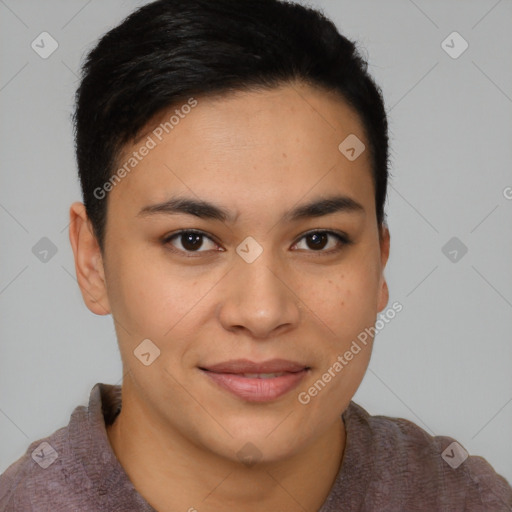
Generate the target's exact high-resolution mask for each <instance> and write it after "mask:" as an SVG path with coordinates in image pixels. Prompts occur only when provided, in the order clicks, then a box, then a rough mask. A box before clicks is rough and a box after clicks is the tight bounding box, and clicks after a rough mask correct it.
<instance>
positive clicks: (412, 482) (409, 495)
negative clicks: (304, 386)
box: [344, 402, 512, 511]
mask: <svg viewBox="0 0 512 512" xmlns="http://www.w3.org/2000/svg"><path fill="white" fill-rule="evenodd" d="M344 418H345V421H346V422H347V421H348V422H349V424H350V428H352V429H354V428H355V429H359V430H360V431H361V432H363V433H364V434H363V436H362V437H358V436H355V440H356V442H357V440H359V441H360V443H366V445H367V446H370V447H371V448H370V449H371V457H372V459H373V465H372V468H373V470H372V472H373V478H372V481H371V482H370V483H369V485H370V488H371V487H374V490H375V491H376V492H378V493H380V495H382V494H383V493H384V494H386V493H387V492H389V493H390V498H391V494H394V495H395V496H396V495H397V493H398V494H399V495H400V496H401V500H402V503H403V505H402V506H404V507H405V508H404V509H407V510H410V509H411V508H407V507H414V506H415V505H414V504H417V503H418V499H419V497H420V496H421V497H422V498H421V499H423V500H424V501H425V503H429V504H432V506H435V507H436V508H435V510H461V511H464V510H468V511H477V510H478V511H479V510H482V511H484V510H486V511H487V510H493V511H510V510H512V487H510V485H509V484H508V482H507V481H506V480H505V479H504V478H503V477H502V476H500V475H499V474H497V473H496V472H495V471H494V469H493V468H492V466H491V465H490V464H489V463H488V462H487V461H486V460H485V459H484V458H482V457H479V456H474V455H469V454H468V452H467V450H466V449H465V448H464V446H462V445H461V444H460V443H458V442H457V441H456V440H455V439H453V438H451V437H448V436H432V435H430V434H429V433H427V432H426V431H425V430H423V429H422V428H421V427H419V426H418V425H416V424H414V423H412V422H411V421H409V420H406V419H403V418H392V417H388V416H372V415H370V414H369V413H368V412H367V411H366V410H364V409H363V408H362V407H361V406H359V405H357V404H355V403H354V402H351V403H350V405H349V408H348V409H347V411H346V412H345V413H344ZM349 432H350V431H349V429H348V428H347V443H348V442H349V439H348V436H349V435H350V434H349ZM362 448H363V447H360V449H362Z"/></svg>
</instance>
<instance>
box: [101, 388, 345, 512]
mask: <svg viewBox="0 0 512 512" xmlns="http://www.w3.org/2000/svg"><path fill="white" fill-rule="evenodd" d="M126 391H128V390H125V388H124V386H123V406H122V409H121V412H120V413H119V415H118V417H117V418H116V421H115V422H114V424H113V425H110V426H108V427H107V435H108V438H109V441H110V444H111V446H112V449H113V450H114V453H115V454H116V457H117V458H118V460H119V462H120V463H121V465H122V466H123V468H124V470H125V472H126V473H127V475H128V477H129V478H130V480H131V482H132V483H133V485H134V486H135V488H136V489H137V491H138V492H139V494H141V495H142V496H143V497H144V499H145V500H146V501H147V502H148V503H149V504H150V505H151V506H152V507H153V508H155V509H156V510H158V511H159V512H175V511H190V512H194V511H197V512H208V511H216V512H219V511H220V512H224V511H226V512H227V511H231V510H237V509H238V510H244V512H263V511H268V510H286V511H287V512H305V511H307V512H317V511H318V510H319V508H320V507H321V506H322V504H323V503H324V501H325V499H326V498H327V496H328V494H329V491H330V490H331V487H332V485H333V484H334V481H335V479H336V476H337V474H338V471H339V469H340V466H341V461H342V457H343V453H344V447H345V426H344V424H343V421H342V419H341V417H340V419H339V422H336V423H335V424H333V425H332V426H331V427H330V428H329V429H328V430H327V431H326V432H325V433H324V434H323V435H322V436H320V437H319V438H317V439H315V440H314V441H313V442H312V443H310V444H309V445H308V446H307V447H305V448H304V449H303V450H302V451H300V452H298V453H296V454H294V455H292V456H290V457H289V458H287V459H286V460H279V461H272V462H265V463H258V464H255V465H253V466H246V465H244V464H242V463H240V462H238V461H233V460H229V459H226V458H224V457H220V456H219V455H217V454H216V453H213V452H212V451H209V450H206V449H205V448H204V447H203V446H198V445H196V444H193V443H192V442H191V441H190V440H189V439H187V438H185V437H183V436H182V435H181V434H180V433H179V432H177V431H176V430H174V429H173V428H172V427H171V426H169V425H162V423H159V421H158V420H157V419H156V418H152V417H149V411H148V409H147V408H145V407H144V405H143V404H141V403H140V402H139V401H137V399H136V398H135V396H134V395H133V394H128V393H126Z"/></svg>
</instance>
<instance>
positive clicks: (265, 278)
mask: <svg viewBox="0 0 512 512" xmlns="http://www.w3.org/2000/svg"><path fill="white" fill-rule="evenodd" d="M366 67H367V66H366V63H365V61H364V60H363V59H362V58H361V57H360V55H359V54H358V52H357V50H356V48H355V45H354V43H352V42H351V41H349V40H347V39H346V38H345V37H343V36H342V35H340V34H339V33H338V31H337V30H336V28H335V26H334V25H333V24H332V23H331V22H330V21H329V20H327V19H326V18H325V17H324V16H323V15H322V14H320V13H319V12H317V11H315V10H312V9H309V8H306V7H303V6H301V5H298V4H293V3H285V2H281V1H278V0H216V1H215V2H211V1H210V0H160V1H157V2H154V3H151V4H148V5H146V6H144V7H142V8H140V9H139V10H138V11H136V12H135V13H133V14H132V15H131V16H129V17H128V18H127V19H126V20H125V21H124V22H123V23H122V24H121V25H119V26H118V27H116V28H114V29H113V30H111V31H110V32H109V33H107V34H106V35H105V36H104V37H103V38H102V39H101V40H100V41H99V43H98V44H97V46H96V47H95V48H94V49H93V50H92V51H91V52H90V53H89V55H88V58H87V61H86V62H85V65H84V67H83V76H82V81H81V84H80V87H79V89H78V92H77V108H76V113H75V126H76V153H77V161H78V169H79V174H80V180H81V186H82V193H83V199H84V204H83V205H82V204H81V203H75V204H74V205H73V206H72V208H71V220H72V223H71V227H70V238H71V243H72V246H73V250H74V254H75V262H76V269H77V276H78V281H79V285H80V287H81V290H82V294H83V297H84V301H85V303H86V304H87V306H88V307H89V309H90V310H91V311H93V312H94V313H97V314H109V313H111V314H112V316H113V319H114V322H115V327H116V332H117V336H118V342H119V347H120V352H121V357H122V360H123V368H124V372H125V377H124V382H123V385H124V386H125V387H126V389H127V390H129V395H130V396H131V398H132V399H134V400H139V401H140V403H143V404H144V410H145V412H146V414H147V415H148V416H151V418H152V419H153V420H154V421H156V422H157V423H158V425H160V426H161V428H162V429H167V431H168V432H172V433H174V434H176V435H177V436H180V437H181V438H182V439H186V440H187V441H190V442H191V443H192V444H194V445H195V446H199V447H202V448H203V449H205V450H209V451H211V452H212V453H215V454H218V455H221V456H223V457H226V458H232V459H233V460H236V458H237V452H239V450H240V449H241V447H243V446H244V445H245V444H246V443H247V442H250V443H252V444H253V445H255V446H257V447H258V449H259V450H260V452H261V454H262V456H263V457H264V458H266V459H267V460H273V459H279V458H284V457H287V456H291V455H293V454H294V453H297V452H299V451H300V450H301V449H302V448H304V447H305V446H307V445H309V444H311V443H313V442H314V441H315V440H316V439H318V438H320V437H321V436H322V434H323V433H325V432H326V431H327V430H328V429H329V428H331V427H332V426H333V425H334V424H335V423H336V422H337V421H339V417H340V415H341V412H342V411H343V410H344V409H345V408H346V406H347V405H348V403H349V401H350V399H351V398H352V396H353V395H354V393H355V391H356V390H357V388H358V386H359V384H360V382H361V380H362V378H363V376H364V373H365V371H366V368H367V365H368V362H369V358H370V354H371V348H372V343H373V340H372V339H369V340H367V342H366V343H365V344H361V343H360V345H361V346H360V347H359V348H360V350H359V351H358V352H357V353H356V354H355V355H354V356H353V358H351V360H350V361H347V364H345V363H344V364H343V368H342V369H341V370H337V369H333V366H335V363H336V361H338V363H339V356H343V354H345V353H346V352H347V351H348V350H350V347H351V346H353V342H354V340H357V337H358V335H359V334H360V333H361V332H363V331H364V330H365V329H367V328H368V327H370V326H373V325H374V323H375V320H376V315H377V313H378V312H379V311H382V310H383V309H384V308H385V306H386V304H387V302H388V290H387V284H386V281H385V278H384V273H383V272H384V267H385V265H386V262H387V258H388V254H389V232H388V229H387V226H386V222H385V212H384V203H385V198H386V184H387V178H388V170H387V168H388V138H387V121H386V114H385V109H384V105H383V101H382V97H381V94H380V91H379V89H378V87H377V86H376V85H375V83H374V82H373V80H372V79H371V77H370V76H369V75H368V73H367V69H366ZM143 340H151V342H147V341H146V342H144V343H145V344H144V345H142V347H143V348H142V349H139V348H138V347H140V346H141V345H140V344H141V342H143ZM141 351H142V352H143V353H144V354H148V353H149V356H144V358H141V357H140V355H141ZM354 352H355V351H354ZM137 355H138V356H139V357H137ZM142 359H145V361H144V362H143V361H142ZM239 359H243V360H250V361H253V362H257V363H262V362H263V363H264V362H268V361H269V360H274V359H280V360H287V361H289V362H293V363H294V364H296V365H298V366H299V367H301V368H303V372H302V374H301V378H300V379H297V385H296V386H295V387H294V388H293V389H292V390H291V391H289V392H286V393H284V394H281V395H279V396H277V395H276V396H275V397H273V398H272V397H271V399H267V400H254V399H253V398H254V396H253V397H252V398H251V397H248V396H240V394H234V393H232V392H230V391H227V390H226V389H225V388H223V387H222V385H219V383H218V381H217V380H215V379H212V378H211V373H215V371H212V369H214V367H216V365H218V364H220V363H225V362H227V361H232V360H239ZM146 363H149V364H146ZM339 364H341V363H339ZM337 368H339V367H337ZM329 370H330V374H331V377H332V378H331V379H329V382H325V386H323V387H322V389H321V390H319V387H318V386H317V392H316V393H314V392H313V393H309V394H308V396H309V397H310V399H308V400H306V399H304V396H305V395H304V394H303V393H304V392H307V390H308V389H310V388H311V387H312V386H314V384H315V382H318V380H319V379H322V376H323V375H324V374H325V372H329ZM209 373H210V375H209ZM255 373H256V372H255ZM324 381H325V379H324ZM301 393H302V395H301ZM242 395H243V393H242ZM312 395H314V396H312ZM127 396H128V395H127ZM300 396H302V397H303V399H302V400H301V399H300ZM123 397H124V395H123ZM123 399H124V398H123ZM305 402H307V403H305ZM287 415H289V416H288V417H287V420H286V421H284V422H283V418H285V417H286V416H287ZM278 425H279V426H278ZM291 432H293V436H290V433H291ZM270 433H271V434H270ZM291 437H293V441H291Z"/></svg>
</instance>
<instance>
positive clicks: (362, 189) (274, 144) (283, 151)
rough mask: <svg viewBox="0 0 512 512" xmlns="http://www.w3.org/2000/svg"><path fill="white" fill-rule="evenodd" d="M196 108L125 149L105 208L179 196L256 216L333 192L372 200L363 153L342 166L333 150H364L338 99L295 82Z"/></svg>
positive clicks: (154, 125)
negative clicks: (250, 208)
mask: <svg viewBox="0 0 512 512" xmlns="http://www.w3.org/2000/svg"><path fill="white" fill-rule="evenodd" d="M195 101H196V102H197V103H196V104H195V106H194V107H193V108H184V107H183V106H184V105H186V104H187V102H183V104H182V105H176V106H174V107H172V108H171V109H168V110H166V111H165V112H162V113H161V114H160V115H159V116H158V117H157V118H155V119H153V120H152V121H151V123H148V125H147V126H146V127H145V129H144V130H142V132H141V133H142V135H141V136H140V137H139V139H138V141H137V142H136V143H135V144H133V145H129V146H126V147H125V149H124V152H123V154H122V155H121V158H120V159H119V161H118V167H119V168H120V167H122V166H123V165H124V166H125V167H126V163H127V162H128V161H129V160H134V159H136V162H134V161H132V163H134V164H135V165H134V166H133V168H131V169H130V172H129V173H126V177H125V178H123V179H122V181H121V182H120V183H119V184H118V185H116V186H115V187H114V189H113V190H112V192H111V193H110V194H111V196H112V199H114V202H116V198H117V199H119V200H122V199H126V198H130V201H129V203H130V205H131V206H132V207H136V206H144V205H142V203H143V202H144V203H147V202H161V201H164V200H166V199H168V197H169V195H170V194H171V193H175V192H179V193H186V195H191V194H192V195H195V196H196V197H197V198H201V199H205V200H211V199H215V200H216V201H217V202H219V201H220V202H225V203H226V204H233V203H237V204H238V203H245V204H247V205H249V204H253V205H258V206H259V208H260V209H262V210H265V209H266V208H268V206H269V205H272V206H275V205H278V204H280V203H283V201H288V202H292V203H293V202H296V201H298V200H299V199H300V198H301V197H304V196H306V195H307V194H308V193H315V192H316V193H318V192H320V193H325V192H327V191H328V192H330V191H331V189H332V188H333V187H336V188H337V189H338V190H339V191H341V192H343V193H347V194H351V193H352V194H355V195H359V196H360V197H361V196H364V195H365V194H366V195H368V187H370V199H373V191H372V180H371V172H370V170H371V162H370V156H369V151H366V150H365V151H363V152H362V153H361V154H360V156H359V157H358V158H357V159H355V160H353V161H350V160H349V159H348V158H347V157H346V156H345V155H344V154H343V153H342V152H341V151H340V148H339V146H340V144H341V143H342V142H343V141H344V140H346V139H347V137H353V136H356V137H357V139H358V140H360V141H361V144H364V145H365V146H366V147H368V144H367V142H366V140H365V136H364V130H363V125H362V123H361V121H360V119H359V116H358V115H357V113H356V112H354V111H353V109H352V108H350V107H349V106H348V105H347V104H346V103H345V102H344V101H343V100H342V99H341V98H340V97H339V96H337V95H334V94H331V93H327V92H324V91H322V90H318V89H313V88H311V87H308V86H305V85H298V84H294V85H286V86H282V87H279V88H276V89H271V90H261V91H253V92H237V93H230V94H229V95H224V96H221V97H215V98H200V97H198V98H195ZM188 104H192V103H191V102H190V101H189V102H188ZM349 140H352V139H349ZM143 146H147V147H150V149H149V150H148V151H144V153H145V156H143V157H142V158H141V157H140V153H141V151H140V150H141V148H142V147H143ZM134 153H139V155H137V157H136V156H134ZM129 167H130V166H128V168H129ZM109 202H110V201H109ZM125 203H126V201H125Z"/></svg>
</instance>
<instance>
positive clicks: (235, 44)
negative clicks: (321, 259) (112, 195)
mask: <svg viewBox="0 0 512 512" xmlns="http://www.w3.org/2000/svg"><path fill="white" fill-rule="evenodd" d="M367 67H368V65H367V62H366V61H365V60H364V59H363V58H362V57H361V55H360V54H359V52H358V50H357V48H356V45H355V44H354V43H353V42H352V41H350V40H348V39H347V38H346V37H344V36H342V35H341V34H340V33H339V32H338V30H337V29H336V27H335V25H334V24H333V23H332V21H330V20H329V19H327V18H326V17H325V16H324V14H323V13H322V12H320V11H318V10H315V9H312V8H310V7H305V6H303V5H300V4H297V3H292V2H290V1H285V0H214V1H213V0H158V1H156V2H152V3H150V4H147V5H145V6H143V7H141V8H139V9H138V10H136V11H135V12H133V13H132V14H131V15H130V16H128V17H127V18H126V19H125V20H124V21H123V22H122V23H121V24H120V25H118V26H117V27H115V28H114V29H112V30H110V31H109V32H107V33H106V34H105V35H104V36H103V37H102V38H101V39H100V41H99V42H98V44H97V45H96V46H95V47H94V48H93V49H92V50H91V51H90V53H89V54H88V55H87V58H86V60H85V63H84V65H83V67H82V76H81V83H80V86H79V88H78V90H77V93H76V109H75V113H74V126H75V143H76V157H77V164H78V172H79V177H80V182H81V187H82V195H83V200H84V204H85V208H86V212H87V215H88V217H89V218H90V220H91V223H92V226H93V229H94V233H95V236H96V238H97V240H98V243H99V245H100V248H102V249H103V247H104V236H105V225H106V215H107V200H108V195H107V196H106V197H105V200H103V198H102V197H101V196H100V198H98V193H95V190H96V191H97V190H98V189H99V188H101V187H103V185H104V184H105V183H106V182H108V181H109V180H110V179H112V177H113V174H114V172H115V171H116V164H117V159H118V158H119V156H120V154H121V151H122V150H123V147H124V146H125V145H126V144H127V143H128V142H134V141H135V140H136V138H137V136H138V135H140V131H141V129H142V128H144V127H145V126H146V125H147V123H149V122H150V121H151V120H152V119H153V118H155V116H157V115H159V114H161V113H163V112H165V111H166V110H168V109H169V108H171V107H173V106H175V105H177V104H179V103H180V102H186V100H187V99H190V97H207V96H208V95H210V96H212V95H216V96H218V95H224V94H229V93H230V92H237V91H244V90H247V91H249V90H261V89H263V90H268V89H272V88H275V87H278V86H280V85H284V84H287V83H288V84H291V83H293V82H296V81H298V82H302V83H305V84H308V85H312V86H314V87H316V88H320V89H323V90H325V91H335V92H337V93H338V94H339V95H341V97H342V99H343V100H344V101H345V102H346V103H347V104H348V105H350V106H351V107H352V108H353V109H354V110H355V111H356V112H357V113H358V115H359V116H360V119H361V121H362V124H363V127H364V130H365V136H366V140H367V142H368V144H369V149H370V152H371V153H370V154H371V158H372V159H371V161H372V178H373V184H374V188H375V206H376V214H377V222H378V225H379V226H381V225H382V224H383V222H385V220H384V216H385V212H384V203H385V200H386V189H387V181H388V158H389V156H388V124H387V118H386V112H385V108H384V102H383V99H382V94H381V90H380V88H379V87H378V86H377V85H376V84H375V82H374V81H373V79H372V78H371V77H370V75H369V74H368V72H367ZM340 142H341V141H340Z"/></svg>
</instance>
